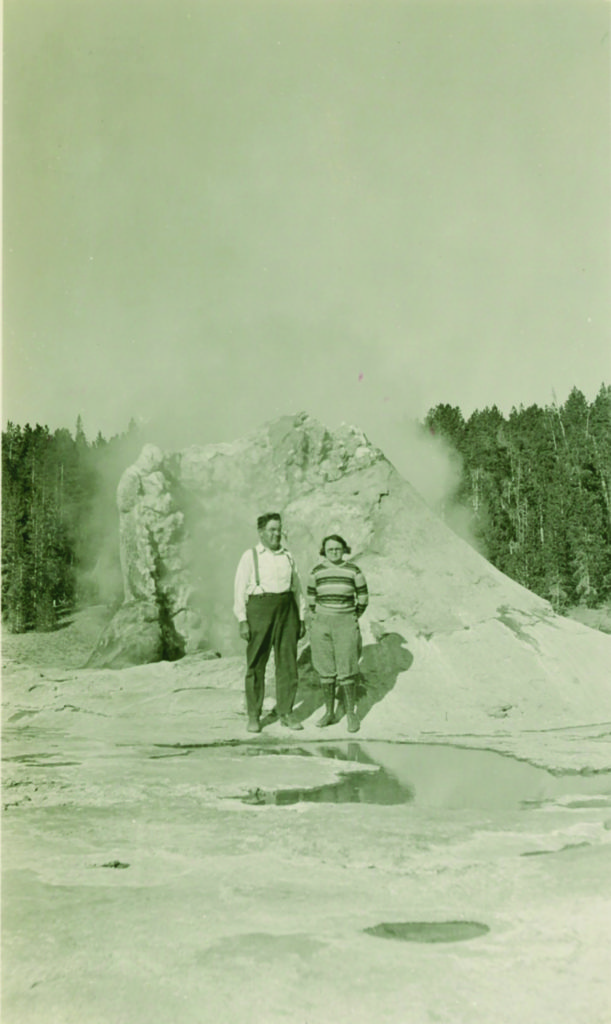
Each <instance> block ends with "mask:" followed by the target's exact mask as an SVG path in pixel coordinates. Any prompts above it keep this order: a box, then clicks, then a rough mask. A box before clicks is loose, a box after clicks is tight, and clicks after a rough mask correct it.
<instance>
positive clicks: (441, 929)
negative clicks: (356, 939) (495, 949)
mask: <svg viewBox="0 0 611 1024" xmlns="http://www.w3.org/2000/svg"><path fill="white" fill-rule="evenodd" d="M363 931H364V932H365V934H366V935H373V936H375V938H378V939H398V940H400V941H401V942H465V941H466V940H467V939H477V938H479V937H480V936H482V935H487V934H488V932H489V931H490V928H489V927H488V925H487V924H480V923H479V921H383V922H382V923H381V924H376V925H373V926H372V927H371V928H363Z"/></svg>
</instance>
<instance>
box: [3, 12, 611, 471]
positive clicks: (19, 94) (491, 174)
mask: <svg viewBox="0 0 611 1024" xmlns="http://www.w3.org/2000/svg"><path fill="white" fill-rule="evenodd" d="M610 10H611V8H610V6H609V5H608V4H607V3H599V2H592V3H590V2H587V0H578V2H564V0H552V2H549V3H540V2H537V3H533V2H526V0H509V2H507V3H506V2H501V0H481V2H474V0H473V2H469V3H464V2H461V0H451V2H448V3H441V2H437V0H426V2H422V3H414V2H411V0H396V2H385V0H367V2H358V0H275V2H264V0H218V2H209V0H5V3H4V50H5V57H4V240H3V258H4V298H3V309H4V324H3V328H4V329H3V379H4V397H3V423H6V421H7V420H8V419H10V420H13V421H14V422H17V423H21V424H24V423H25V422H30V423H32V424H33V423H35V422H39V423H46V424H48V425H49V426H50V427H51V428H52V429H54V428H55V427H57V426H67V427H69V428H70V429H74V424H75V421H76V417H77V415H78V414H79V413H80V414H81V415H82V417H83V420H84V425H85V431H86V433H87V436H88V437H94V436H95V434H96V433H97V431H98V430H101V431H102V432H103V433H104V435H105V436H109V435H110V434H112V433H115V432H118V431H121V430H123V429H125V427H126V426H127V423H128V421H129V419H130V417H132V416H133V417H135V418H136V419H137V420H142V421H143V422H145V423H147V424H148V425H149V427H148V429H149V431H150V439H151V440H155V441H158V442H159V443H162V444H164V445H166V446H178V445H181V446H182V445H185V444H189V443H197V444H201V443H206V442H209V441H220V440H231V439H233V438H235V437H238V436H241V435H242V434H244V433H246V432H248V431H250V430H252V429H254V428H255V427H257V426H258V425H259V424H260V423H262V422H263V421H265V420H267V419H270V418H273V417H275V416H278V415H282V414H285V413H296V412H300V411H302V410H305V411H307V412H309V413H311V414H312V415H314V416H316V417H317V418H319V419H321V420H322V421H323V422H324V423H326V424H327V425H328V426H330V427H335V426H337V425H338V424H339V423H340V422H342V421H346V422H350V423H354V424H357V425H359V426H360V427H362V428H363V429H364V430H365V431H366V433H367V434H368V436H369V437H370V439H371V440H372V441H373V442H374V443H376V444H380V445H381V447H383V448H384V449H385V450H386V451H387V454H389V455H390V457H393V455H395V456H396V453H397V452H398V451H400V447H401V443H402V436H403V432H404V430H405V429H406V428H405V425H406V422H407V421H408V420H411V419H413V418H414V417H418V418H420V417H422V416H424V414H425V413H426V411H427V410H428V409H429V408H430V407H432V406H433V405H435V404H437V403H438V402H449V403H451V404H452V405H459V406H460V407H461V409H462V410H463V413H464V414H465V415H469V414H470V413H471V412H472V411H473V409H474V408H483V407H484V406H486V405H492V404H497V405H498V406H499V407H500V408H501V410H502V411H503V412H505V413H507V412H509V410H510V408H511V407H512V406H513V405H516V406H518V405H520V404H523V405H529V404H531V403H534V402H536V403H537V404H540V405H545V404H548V403H550V402H551V401H552V396H553V392H554V391H555V393H556V396H557V398H558V400H559V401H560V402H562V401H564V400H565V399H566V397H567V396H568V393H569V391H570V389H571V387H573V386H577V387H579V388H580V389H581V390H582V391H583V392H584V393H585V394H586V397H587V398H588V399H590V400H591V399H593V398H594V397H595V395H596V392H597V391H598V389H599V387H600V385H601V384H602V383H603V382H604V383H611V308H610V297H611V272H610V267H611V205H610V190H609V189H610V180H611V130H610V126H611V122H610V97H611V90H610V61H609V27H610V20H611V19H610Z"/></svg>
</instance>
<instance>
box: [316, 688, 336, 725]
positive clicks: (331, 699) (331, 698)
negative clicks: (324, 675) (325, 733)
mask: <svg viewBox="0 0 611 1024" xmlns="http://www.w3.org/2000/svg"><path fill="white" fill-rule="evenodd" d="M322 690H323V694H324V698H325V708H326V710H325V713H324V715H323V716H322V718H321V719H320V720H319V721H318V722H317V723H316V725H317V726H318V728H319V729H322V728H323V727H324V726H325V725H333V723H334V722H335V713H334V710H333V708H334V705H335V683H323V687H322Z"/></svg>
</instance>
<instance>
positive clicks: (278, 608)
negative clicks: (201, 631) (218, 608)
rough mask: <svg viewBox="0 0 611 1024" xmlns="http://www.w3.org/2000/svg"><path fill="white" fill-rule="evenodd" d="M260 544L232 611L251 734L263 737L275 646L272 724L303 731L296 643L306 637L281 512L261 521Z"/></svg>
mask: <svg viewBox="0 0 611 1024" xmlns="http://www.w3.org/2000/svg"><path fill="white" fill-rule="evenodd" d="M257 530H258V531H259V543H258V544H257V545H256V546H255V547H254V548H249V550H248V551H245V552H244V554H243V555H242V557H241V559H240V562H239V564H238V568H237V572H236V577H235V587H234V605H233V611H234V614H235V617H236V618H237V620H238V623H239V628H240V636H241V637H242V639H243V640H245V641H246V643H247V647H246V708H247V712H248V726H247V729H248V731H249V732H261V711H262V708H263V697H264V695H265V668H266V665H267V662H268V660H269V655H270V651H271V649H272V647H273V648H274V658H275V663H276V707H275V709H274V711H273V712H271V716H270V717H271V720H272V721H275V719H276V718H279V719H280V722H281V723H282V725H284V726H286V727H287V728H288V729H302V728H303V726H302V725H301V722H299V721H297V719H296V718H295V717H294V716H293V714H292V711H293V702H294V700H295V695H296V693H297V641H298V640H301V638H302V637H303V636H305V622H304V618H305V600H304V598H303V593H302V588H301V583H300V580H299V576H298V574H297V569H296V567H295V562H294V560H293V556H292V555H291V554H290V552H288V551H287V549H286V548H285V547H283V545H282V520H281V518H280V515H279V514H278V513H277V512H267V513H266V514H265V515H262V516H259V518H258V519H257Z"/></svg>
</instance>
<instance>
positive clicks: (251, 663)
mask: <svg viewBox="0 0 611 1024" xmlns="http://www.w3.org/2000/svg"><path fill="white" fill-rule="evenodd" d="M246 619H247V622H248V626H249V628H250V640H249V641H248V646H247V648H246V708H247V711H248V717H249V718H258V717H259V715H260V714H261V709H262V708H263V697H264V695H265V667H266V665H267V662H268V660H269V655H270V651H271V649H272V647H273V648H274V659H275V662H276V710H277V712H278V714H279V715H280V716H283V715H288V714H290V712H291V710H292V708H293V702H294V700H295V694H296V693H297V640H298V637H299V612H298V611H297V605H296V603H295V598H294V596H293V593H292V591H288V592H287V593H286V594H252V595H251V596H250V597H249V599H248V602H247V605H246Z"/></svg>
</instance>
